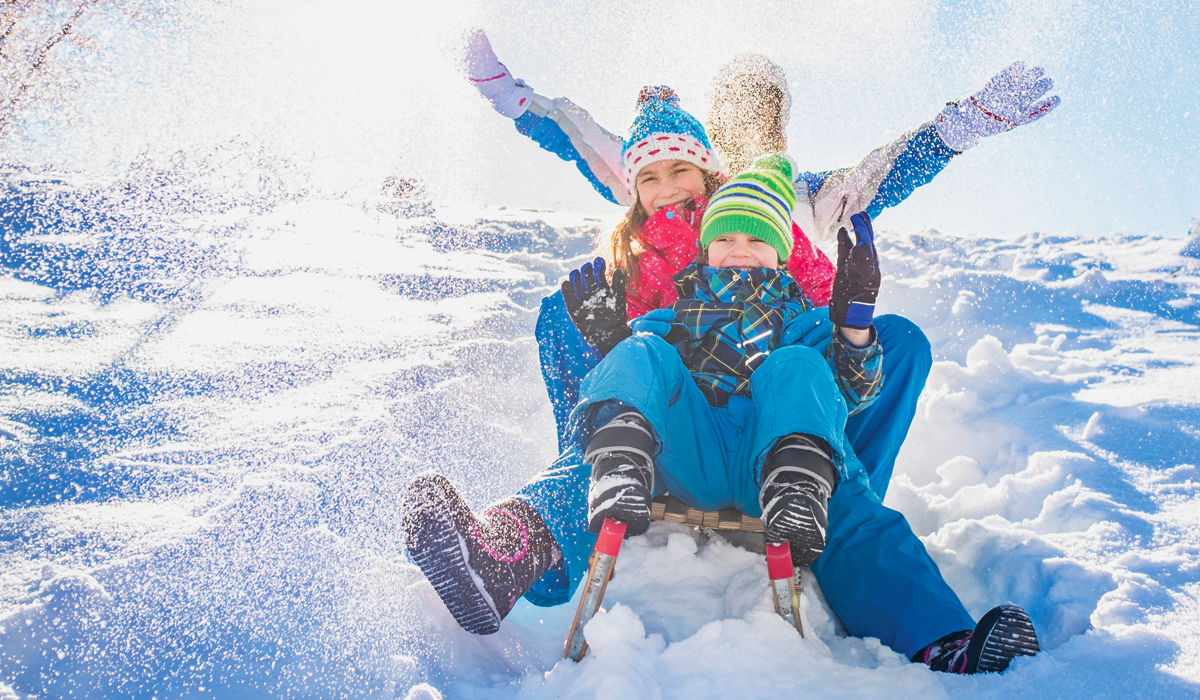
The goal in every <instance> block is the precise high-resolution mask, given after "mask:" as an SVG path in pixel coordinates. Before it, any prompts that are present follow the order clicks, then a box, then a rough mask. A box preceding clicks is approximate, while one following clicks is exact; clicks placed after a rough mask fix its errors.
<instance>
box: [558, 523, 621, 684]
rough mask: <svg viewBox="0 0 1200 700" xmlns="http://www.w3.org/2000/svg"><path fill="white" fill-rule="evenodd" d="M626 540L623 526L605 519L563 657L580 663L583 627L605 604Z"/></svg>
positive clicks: (584, 648)
mask: <svg viewBox="0 0 1200 700" xmlns="http://www.w3.org/2000/svg"><path fill="white" fill-rule="evenodd" d="M624 539H625V523H619V522H617V521H616V520H613V519H612V518H605V519H604V526H603V527H601V528H600V536H599V537H598V538H596V548H595V550H593V551H592V560H591V562H590V564H589V566H588V577H587V581H586V582H585V584H584V585H585V586H586V588H584V591H583V595H582V596H580V598H579V609H578V610H576V611H575V621H574V622H572V623H571V631H570V632H569V633H567V643H566V645H565V646H564V647H563V658H564V659H570V660H572V661H579V660H580V659H582V658H583V655H584V654H586V653H587V641H586V640H585V639H584V638H583V628H584V627H586V626H587V623H588V622H589V621H590V620H591V619H592V617H593V616H595V614H596V611H597V610H599V609H600V603H601V602H603V601H604V589H606V588H608V582H609V581H610V580H611V579H612V572H613V566H615V565H616V563H617V555H618V554H619V553H620V552H621V542H622V541H623V540H624Z"/></svg>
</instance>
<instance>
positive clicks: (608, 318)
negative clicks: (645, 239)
mask: <svg viewBox="0 0 1200 700" xmlns="http://www.w3.org/2000/svg"><path fill="white" fill-rule="evenodd" d="M562 295H563V301H565V302H566V304H567V314H568V315H570V316H571V320H572V321H574V322H575V327H576V328H578V329H579V332H580V333H581V334H582V335H583V339H584V340H586V341H588V342H589V343H591V344H592V345H595V346H596V347H597V348H598V349H599V350H600V354H601V355H607V354H608V353H609V352H610V351H611V350H612V349H613V348H615V347H616V346H617V343H619V342H621V341H622V340H625V339H626V338H628V337H629V336H631V335H633V331H632V330H630V328H629V324H628V323H627V322H626V319H625V314H626V313H627V306H626V303H625V273H624V272H622V271H620V270H617V271H616V272H613V280H612V284H611V285H610V284H609V283H608V278H607V277H605V276H604V258H596V260H595V262H590V263H588V264H586V265H584V266H583V267H581V268H580V269H578V270H574V271H572V272H571V274H570V275H569V276H568V277H567V280H566V281H565V282H563V283H562ZM672 313H674V312H672Z"/></svg>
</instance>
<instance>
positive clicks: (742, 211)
mask: <svg viewBox="0 0 1200 700" xmlns="http://www.w3.org/2000/svg"><path fill="white" fill-rule="evenodd" d="M795 206H796V190H795V188H794V187H793V186H792V163H791V161H790V160H788V158H787V156H785V155H783V154H782V153H777V154H775V155H769V156H763V157H761V158H759V159H758V160H756V161H754V165H753V166H752V168H751V169H750V170H748V171H746V172H744V173H742V174H741V175H738V176H737V177H735V178H730V180H729V182H726V183H725V184H724V185H721V189H719V190H717V191H716V193H714V194H713V196H712V198H711V199H709V200H708V208H707V209H705V211H704V220H703V222H702V223H701V224H700V247H701V248H703V249H704V250H708V244H709V243H712V242H713V241H714V240H716V239H717V237H718V236H721V235H724V234H728V233H744V234H746V235H747V236H754V237H755V238H757V239H759V240H761V241H765V242H766V243H767V244H769V245H770V246H771V247H772V248H774V249H775V252H776V253H779V259H780V260H787V259H788V256H790V255H791V254H792V245H793V239H792V209H794V208H795Z"/></svg>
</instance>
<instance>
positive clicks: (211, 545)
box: [0, 174, 1200, 700]
mask: <svg viewBox="0 0 1200 700" xmlns="http://www.w3.org/2000/svg"><path fill="white" fill-rule="evenodd" d="M7 177H8V181H7V183H6V186H5V187H4V188H2V190H0V196H3V197H4V198H5V201H4V210H5V211H7V212H10V214H11V216H10V218H9V219H8V221H9V225H10V228H9V233H7V234H6V236H5V237H4V238H2V239H0V249H2V251H3V257H2V258H0V260H2V263H0V264H2V265H3V269H2V271H0V273H2V274H0V304H3V309H2V313H0V372H3V376H4V377H5V383H4V384H3V385H2V387H0V459H2V460H3V464H4V468H3V471H2V472H0V505H2V506H3V510H2V511H0V531H2V533H3V540H2V541H3V542H4V544H3V545H2V546H0V557H2V559H3V567H0V571H2V572H3V573H2V574H0V697H10V696H11V697H18V698H26V697H31V696H34V695H36V696H38V697H65V696H68V695H70V696H75V697H133V696H136V697H155V696H157V697H196V698H199V697H214V696H215V697H239V698H257V697H278V696H289V697H312V698H329V697H364V698H366V697H370V698H412V699H414V700H415V699H417V698H483V697H488V698H493V697H494V698H518V697H528V698H558V697H578V698H585V697H586V698H592V697H597V698H625V697H647V698H689V699H691V698H710V697H711V698H716V697H732V696H736V697H747V698H753V697H762V698H768V697H780V696H781V695H788V694H794V693H796V692H798V691H797V689H803V690H804V691H805V692H807V693H810V694H813V695H814V696H818V697H820V696H829V697H843V696H847V695H855V696H859V697H879V698H895V697H922V698H926V697H934V698H936V697H954V698H957V697H962V698H972V699H974V698H981V697H982V698H987V697H1022V696H1034V695H1036V696H1038V697H1045V698H1078V697H1098V696H1104V695H1110V696H1118V695H1119V696H1121V697H1130V698H1133V697H1200V665H1198V664H1197V662H1196V661H1195V659H1196V652H1197V651H1200V628H1198V627H1197V626H1196V624H1195V620H1196V619H1197V614H1200V505H1198V504H1200V499H1198V498H1197V492H1198V491H1200V469H1198V467H1197V465H1198V464H1200V404H1198V403H1197V401H1196V399H1195V392H1196V390H1195V388H1196V387H1198V386H1200V356H1198V355H1197V353H1196V352H1195V347H1196V340H1197V337H1198V336H1200V318H1198V312H1200V308H1198V306H1197V304H1196V302H1195V299H1196V293H1197V285H1198V282H1200V278H1198V276H1197V269H1196V267H1195V263H1194V261H1193V260H1191V259H1190V258H1187V257H1184V256H1181V254H1180V241H1179V239H1178V238H1176V239H1170V238H1161V237H1128V236H1112V237H1106V238H1098V239H1080V238H1071V237H1052V236H1043V235H1038V234H1031V235H1028V236H1023V237H1020V238H1016V239H1009V240H994V239H972V238H953V237H949V236H944V235H941V234H939V233H937V232H934V231H926V232H923V233H918V234H902V233H897V232H892V231H889V230H887V220H886V217H884V218H883V219H882V220H881V221H880V225H879V227H878V228H879V229H880V232H879V250H880V257H881V259H882V261H883V270H884V282H883V291H882V293H881V299H880V307H881V308H880V312H881V313H901V314H904V315H906V316H908V317H909V318H912V319H913V320H914V321H916V322H917V323H918V324H919V325H920V326H921V327H922V328H923V329H924V330H925V332H926V333H927V335H928V336H929V338H930V341H931V343H932V346H933V351H934V357H935V364H934V368H933V372H932V374H931V376H930V379H929V382H928V385H927V387H926V390H925V393H924V394H923V395H922V398H921V403H920V407H919V411H918V415H917V419H916V421H915V423H914V426H913V429H912V432H911V433H910V437H909V440H908V442H907V443H906V446H905V448H904V451H903V452H902V453H901V456H900V460H899V463H898V465H897V469H896V477H895V479H894V480H893V482H892V485H891V488H890V491H889V494H888V499H887V501H886V502H887V504H888V505H890V506H891V507H893V508H896V509H898V510H900V511H901V512H903V513H904V514H905V516H906V517H907V518H908V520H909V522H910V523H911V524H912V526H913V528H914V529H915V530H916V531H917V532H918V534H920V535H921V536H922V537H923V539H924V541H925V543H926V546H927V547H928V548H929V550H930V552H931V553H932V555H933V557H934V558H935V560H936V561H937V562H938V564H939V566H940V567H941V568H942V571H943V572H944V574H945V575H946V578H947V579H948V581H949V582H950V584H951V585H952V586H953V587H954V588H955V590H956V591H957V592H958V593H959V595H960V596H961V597H962V599H963V601H964V603H966V605H967V607H968V609H969V610H970V612H971V613H972V614H974V615H976V616H978V615H980V614H982V613H983V612H984V611H986V610H987V609H988V608H990V607H992V606H994V605H997V604H1000V603H1004V602H1009V601H1011V602H1013V603H1016V604H1018V605H1021V606H1023V607H1025V608H1026V609H1027V610H1028V611H1029V612H1030V613H1031V615H1032V617H1033V620H1034V623H1035V625H1036V626H1037V629H1038V631H1039V633H1040V635H1041V637H1042V641H1043V648H1044V651H1043V653H1042V654H1040V655H1039V656H1037V657H1034V658H1027V659H1019V660H1017V662H1016V663H1015V664H1014V666H1013V667H1012V669H1011V670H1010V671H1008V672H1006V673H1005V674H1003V675H1000V676H990V677H978V678H963V677H955V676H946V675H941V674H934V673H931V672H929V671H928V670H926V669H925V668H923V667H921V666H917V665H914V664H910V663H908V662H907V660H905V659H904V658H903V657H902V656H900V655H899V654H896V653H895V652H893V651H891V650H890V649H887V648H886V647H883V646H882V645H880V643H879V642H878V641H877V640H872V639H856V638H850V637H844V636H842V633H841V632H840V628H839V623H838V622H837V620H836V619H834V618H833V617H832V616H831V615H830V613H829V611H828V609H827V608H826V607H825V606H824V605H823V603H822V599H821V597H820V595H819V590H818V589H817V588H816V586H815V585H814V583H813V582H812V581H811V579H809V580H808V585H807V586H806V592H805V597H804V601H803V610H804V613H805V617H806V620H807V623H808V624H807V629H808V631H809V635H808V636H807V637H806V638H804V639H801V638H800V637H799V636H798V635H796V634H795V632H794V631H792V630H791V629H789V628H787V626H786V625H784V624H783V623H782V622H781V621H780V620H779V619H778V618H777V617H776V616H775V615H774V614H773V613H772V612H771V608H770V605H771V603H770V599H769V597H768V596H767V587H766V586H767V584H766V580H767V579H766V565H765V562H764V560H763V558H762V556H760V555H756V554H752V553H749V552H746V551H744V550H742V549H739V548H737V547H733V546H731V545H729V544H728V543H726V542H724V541H723V540H718V539H714V540H711V541H708V540H706V539H705V538H704V537H701V536H699V535H697V534H696V533H694V532H693V531H691V530H690V529H688V528H685V527H682V526H679V525H673V524H667V523H659V524H656V525H655V526H654V527H653V528H652V529H651V531H650V532H649V533H648V534H647V535H646V536H643V537H640V538H634V539H632V540H630V541H629V542H628V543H627V544H626V546H625V548H624V549H623V552H622V555H621V558H620V560H619V562H618V564H617V574H616V578H615V579H614V580H613V582H612V584H611V586H610V588H609V593H608V596H607V598H606V605H605V607H606V611H605V612H603V613H602V614H600V615H598V616H597V617H596V618H595V619H594V620H593V621H592V622H591V623H590V624H589V626H588V627H587V630H586V634H587V638H588V642H589V645H590V647H591V652H590V653H589V655H588V656H587V657H585V659H584V660H583V661H582V662H581V663H578V664H574V663H571V662H564V661H562V660H561V656H562V644H563V641H564V638H565V635H566V631H567V627H568V626H569V624H570V620H571V617H572V616H573V615H574V612H575V601H572V603H571V604H569V605H563V606H560V607H557V608H536V607H534V606H532V605H529V604H528V603H526V602H521V603H519V604H518V605H517V607H516V608H515V609H514V611H513V613H512V614H511V615H510V616H509V617H508V618H507V619H506V620H505V621H504V623H503V624H502V626H501V630H500V632H499V633H497V634H495V635H492V636H488V637H475V636H472V635H469V634H467V633H465V632H463V631H462V630H461V629H459V628H458V627H457V625H456V624H455V623H454V621H453V619H452V618H451V617H450V616H449V613H448V612H447V611H446V609H445V607H444V606H443V605H442V604H441V602H440V601H439V600H438V598H437V596H436V595H435V594H434V593H433V590H432V588H431V587H430V586H429V584H428V583H427V582H426V581H425V580H424V578H423V577H422V576H421V574H420V572H419V571H418V570H417V569H416V568H415V567H414V566H412V565H411V564H409V563H407V561H406V560H405V557H404V553H403V551H401V548H400V545H399V543H400V542H401V533H400V532H399V530H398V528H399V524H398V523H399V518H398V513H397V512H396V503H397V500H398V498H397V496H398V494H399V493H400V491H401V490H402V489H403V487H404V485H405V484H406V483H407V481H408V480H409V479H410V478H411V477H412V476H413V475H414V474H416V473H418V472H420V471H423V470H426V469H436V470H438V471H440V472H442V473H444V474H446V475H447V476H449V477H450V478H451V479H453V480H454V481H455V483H456V484H458V485H460V486H461V487H462V490H463V492H464V494H465V495H466V496H467V497H468V498H469V499H470V500H471V501H472V502H473V503H474V504H475V505H477V506H478V505H483V504H485V503H486V502H488V501H490V500H491V499H494V498H497V497H500V496H503V495H506V494H509V493H511V492H512V491H514V490H515V489H516V488H518V487H519V486H520V485H521V484H522V483H524V482H525V481H526V480H527V479H529V478H530V477H531V476H532V475H533V474H535V473H536V472H537V471H539V470H540V469H542V468H544V467H545V466H547V465H548V464H550V462H551V461H552V459H553V458H554V456H555V455H554V453H555V444H556V440H555V435H554V427H553V420H552V417H551V413H550V410H549V405H548V401H547V399H546V396H545V392H544V390H543V388H542V383H541V377H540V373H539V369H538V359H537V347H536V344H535V343H534V341H533V338H532V334H533V326H534V321H535V318H536V313H537V309H538V303H539V301H540V299H541V298H542V297H544V296H545V295H547V294H549V293H550V292H552V291H553V290H554V289H555V288H556V287H557V284H558V283H559V281H560V280H561V279H562V278H563V276H564V273H565V272H566V271H568V270H569V269H571V268H572V267H574V266H577V265H578V264H580V263H582V262H584V261H585V260H588V259H590V258H591V256H592V241H593V239H594V237H595V235H596V234H597V233H598V232H599V231H601V230H604V229H605V228H606V227H607V226H610V225H612V223H613V222H610V221H599V220H596V219H594V218H588V217H585V216H581V215H575V214H571V213H565V212H537V211H509V210H497V209H479V208H475V207H469V206H465V205H456V204H451V203H434V202H428V201H425V200H421V199H420V198H419V197H417V198H413V197H406V198H404V199H396V198H391V197H379V198H375V199H359V200H353V199H350V198H318V197H316V196H312V195H306V194H304V193H303V192H300V191H297V192H282V191H278V192H277V191H272V192H271V193H269V194H270V199H269V201H259V200H255V199H253V197H250V198H249V199H248V200H246V201H239V202H227V201H225V202H223V201H217V202H210V203H205V202H204V201H202V200H201V199H197V200H196V201H195V206H194V208H193V209H191V210H189V212H187V213H183V214H179V213H176V214H174V215H173V216H174V218H173V219H171V220H170V221H168V222H164V219H162V217H161V216H159V215H157V214H154V212H153V208H154V207H155V206H158V205H157V204H156V203H155V200H154V198H153V197H152V196H151V192H150V191H149V190H147V191H146V192H141V191H140V190H138V189H136V188H133V189H129V188H124V189H120V190H114V191H101V190H91V189H87V188H86V187H83V186H76V185H71V184H70V183H65V182H53V183H50V182H42V181H39V182H35V181H31V180H29V179H21V178H19V177H17V176H16V175H12V174H9V175H8V176H7ZM188 187H189V188H190V187H191V186H190V185H189V186H188ZM84 210H86V211H88V212H91V213H92V214H96V213H97V212H99V214H101V215H102V216H99V217H98V218H97V217H96V216H92V218H88V217H82V216H79V215H78V213H79V212H80V211H84ZM106 212H107V214H106ZM147 220H149V221H158V222H160V224H161V225H157V226H153V227H147V226H146V225H145V222H146V221H147ZM96 221H101V222H102V224H103V225H93V224H94V223H95V222H96Z"/></svg>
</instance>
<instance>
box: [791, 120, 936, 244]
mask: <svg viewBox="0 0 1200 700" xmlns="http://www.w3.org/2000/svg"><path fill="white" fill-rule="evenodd" d="M955 155H957V152H956V151H954V150H953V149H951V148H950V147H949V146H947V145H946V144H945V143H943V142H942V138H941V137H940V136H938V134H937V130H936V129H934V127H933V122H929V123H928V124H925V125H923V126H921V127H920V128H919V129H917V130H915V131H913V132H910V133H909V134H905V135H904V136H902V137H900V138H899V139H897V140H896V141H893V142H891V143H889V144H886V145H884V146H881V147H880V148H877V149H875V150H874V151H872V152H871V154H870V155H868V156H867V157H866V158H864V159H863V161H862V162H861V163H859V164H858V165H857V166H854V167H853V168H839V169H837V170H826V171H824V172H819V173H810V172H802V173H800V174H799V176H798V177H797V178H796V185H797V191H799V190H800V189H801V188H802V187H803V188H804V189H806V190H807V192H808V194H809V197H810V201H812V203H813V207H814V211H815V212H818V214H819V213H820V210H821V206H820V204H819V202H820V201H822V200H824V201H829V202H833V203H834V206H835V207H837V209H836V210H835V211H834V212H833V213H829V212H826V213H828V214H829V216H830V217H832V219H837V220H840V218H839V217H840V216H841V210H842V209H843V208H844V209H845V210H846V211H847V212H848V213H853V212H856V211H866V212H867V214H868V215H869V216H870V217H871V218H875V217H877V216H879V214H880V213H882V212H883V210H884V209H887V208H888V207H894V206H896V205H897V204H899V203H900V202H903V201H904V200H905V199H906V198H907V197H908V195H910V194H912V193H913V190H915V189H917V188H918V187H920V186H921V185H924V184H926V183H927V182H929V181H930V180H932V179H933V178H934V177H935V176H936V175H937V174H938V173H940V172H942V170H943V169H944V168H945V167H946V165H947V164H949V163H950V159H951V158H953V157H954V156H955ZM876 182H877V183H879V184H878V186H877V187H874V189H872V187H873V183H876ZM845 197H848V198H849V200H848V202H846V204H845V206H844V207H839V206H838V204H837V203H840V202H843V201H845V200H844V198H845ZM868 198H869V199H868ZM818 218H819V216H818ZM816 223H817V227H818V229H820V230H818V231H817V232H816V233H817V236H818V238H821V231H822V230H824V229H821V226H822V224H829V223H830V221H824V220H821V221H817V222H816Z"/></svg>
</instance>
